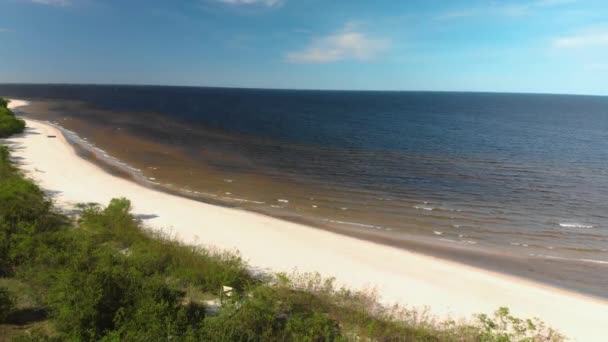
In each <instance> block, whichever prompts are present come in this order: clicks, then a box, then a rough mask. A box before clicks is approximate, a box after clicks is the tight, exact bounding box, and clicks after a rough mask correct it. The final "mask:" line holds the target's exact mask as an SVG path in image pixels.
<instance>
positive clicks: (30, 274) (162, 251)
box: [0, 146, 561, 341]
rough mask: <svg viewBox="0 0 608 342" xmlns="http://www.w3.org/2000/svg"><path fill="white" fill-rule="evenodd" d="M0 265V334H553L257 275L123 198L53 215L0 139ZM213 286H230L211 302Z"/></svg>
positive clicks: (200, 337)
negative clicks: (169, 229) (146, 223)
mask: <svg viewBox="0 0 608 342" xmlns="http://www.w3.org/2000/svg"><path fill="white" fill-rule="evenodd" d="M0 272H1V273H0V340H2V337H3V336H7V337H6V338H7V339H8V338H11V339H13V340H15V341H65V340H68V341H351V340H374V341H375V340H381V341H392V340H399V341H453V340H458V341H559V340H561V337H560V336H559V335H557V334H556V333H554V332H553V331H552V330H550V329H546V328H544V327H543V326H542V324H540V323H538V322H536V321H530V320H519V319H517V318H514V317H512V316H510V315H509V312H508V310H506V309H501V310H499V311H498V312H497V313H496V315H495V316H494V317H488V316H485V315H481V316H479V317H478V318H477V321H476V322H473V323H467V324H465V323H456V322H439V323H438V322H435V321H434V320H433V319H431V318H429V317H427V316H425V315H424V314H421V313H420V312H417V311H414V310H406V309H403V308H390V309H387V308H385V307H383V306H381V305H380V304H378V301H377V300H376V298H375V297H374V296H373V294H366V293H361V292H353V291H349V290H347V289H336V288H335V287H334V285H333V281H332V280H331V279H330V280H327V279H322V278H321V277H319V276H318V275H292V276H289V277H288V276H286V275H282V274H278V275H275V276H272V277H271V276H269V277H265V278H264V279H261V278H256V277H254V276H252V275H251V273H250V272H248V269H247V265H246V264H245V263H244V262H243V260H242V259H241V258H240V257H239V256H238V255H235V254H231V253H223V252H217V251H212V250H209V249H204V248H200V247H193V246H186V245H182V244H180V243H178V242H176V241H175V240H173V239H171V238H170V237H168V236H165V235H163V234H161V233H159V232H152V231H146V230H144V229H143V228H142V223H141V222H140V221H139V220H138V219H137V218H136V217H134V216H133V215H132V214H131V203H130V202H129V201H128V200H126V199H124V198H121V199H114V200H112V201H111V202H110V203H109V205H108V206H107V207H102V206H100V205H96V204H86V205H81V206H80V207H79V214H78V215H77V216H76V217H68V216H65V215H62V214H58V213H57V211H55V210H54V209H53V205H52V202H51V201H50V200H49V198H48V197H47V196H46V195H45V193H44V192H43V191H42V190H41V189H40V188H39V187H38V186H37V185H36V184H34V183H33V182H31V181H30V180H28V179H26V178H24V177H23V176H22V175H21V174H20V173H19V172H18V170H16V169H15V168H14V167H13V166H12V165H11V163H10V160H9V152H8V150H7V149H6V147H3V146H0ZM222 286H230V287H232V288H234V293H233V294H232V295H231V296H230V297H223V300H222V302H221V303H220V300H218V297H219V294H220V289H222ZM3 320H4V323H2V322H3ZM23 327H26V329H24V328H23Z"/></svg>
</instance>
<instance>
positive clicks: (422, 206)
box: [414, 205, 435, 211]
mask: <svg viewBox="0 0 608 342" xmlns="http://www.w3.org/2000/svg"><path fill="white" fill-rule="evenodd" d="M414 209H418V210H427V211H432V210H434V209H435V208H433V207H429V206H424V205H415V206H414Z"/></svg>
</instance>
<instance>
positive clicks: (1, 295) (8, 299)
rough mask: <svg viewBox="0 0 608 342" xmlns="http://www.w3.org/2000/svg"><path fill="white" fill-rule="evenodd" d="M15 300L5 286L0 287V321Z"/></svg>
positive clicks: (10, 309) (11, 307)
mask: <svg viewBox="0 0 608 342" xmlns="http://www.w3.org/2000/svg"><path fill="white" fill-rule="evenodd" d="M14 306H15V302H14V300H13V297H12V296H11V294H10V293H9V292H8V289H6V288H5V287H0V323H2V322H4V320H5V319H6V318H7V317H8V315H9V314H10V313H11V311H12V310H13V307H14Z"/></svg>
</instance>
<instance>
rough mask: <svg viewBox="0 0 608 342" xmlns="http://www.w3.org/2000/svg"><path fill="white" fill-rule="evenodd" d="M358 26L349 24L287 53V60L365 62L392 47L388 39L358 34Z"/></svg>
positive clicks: (293, 61) (300, 61)
mask: <svg viewBox="0 0 608 342" xmlns="http://www.w3.org/2000/svg"><path fill="white" fill-rule="evenodd" d="M356 26H357V25H353V24H347V25H346V26H345V28H344V29H343V30H342V31H340V32H337V33H334V34H331V35H328V36H325V37H321V38H317V39H314V40H313V41H312V42H311V43H310V44H309V46H308V47H306V48H304V49H303V50H300V51H294V52H289V53H287V54H286V59H287V61H289V62H292V63H330V62H337V61H341V60H348V59H354V60H360V61H365V60H369V59H371V58H373V57H374V56H376V55H377V54H378V53H379V52H381V51H383V50H385V49H387V48H388V46H389V45H390V41H389V40H388V39H382V38H375V37H369V36H368V35H366V34H364V33H361V32H357V31H356V30H355V28H356Z"/></svg>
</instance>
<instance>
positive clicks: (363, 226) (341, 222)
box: [321, 218, 392, 230]
mask: <svg viewBox="0 0 608 342" xmlns="http://www.w3.org/2000/svg"><path fill="white" fill-rule="evenodd" d="M321 221H325V222H330V223H338V224H344V225H348V226H355V227H362V228H373V229H379V230H380V229H384V230H392V229H390V228H386V227H383V226H376V225H373V224H366V223H358V222H349V221H340V220H332V219H326V218H324V219H321Z"/></svg>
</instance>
